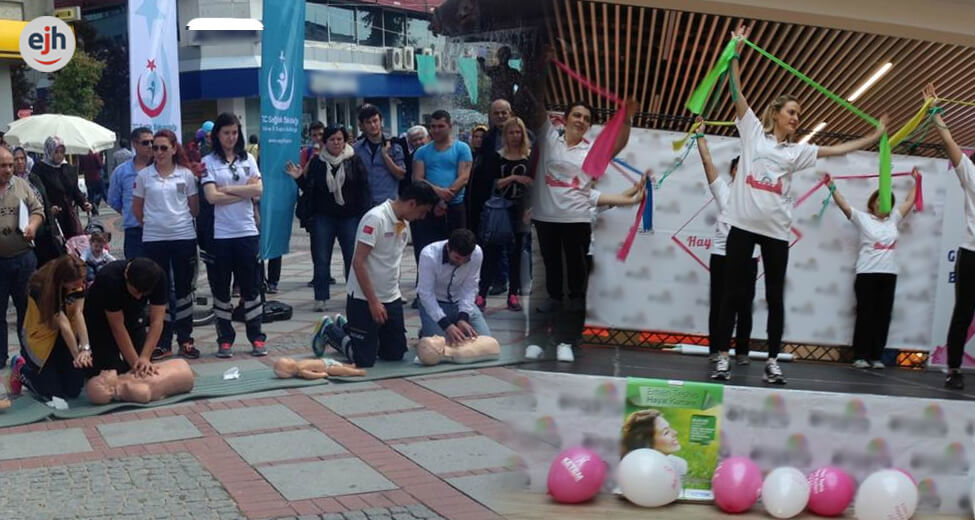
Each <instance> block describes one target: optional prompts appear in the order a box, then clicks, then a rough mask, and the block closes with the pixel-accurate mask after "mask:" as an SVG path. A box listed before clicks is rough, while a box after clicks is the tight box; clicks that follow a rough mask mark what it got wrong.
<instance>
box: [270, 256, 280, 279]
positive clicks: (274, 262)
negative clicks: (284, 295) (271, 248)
mask: <svg viewBox="0 0 975 520" xmlns="http://www.w3.org/2000/svg"><path fill="white" fill-rule="evenodd" d="M280 281H281V257H280V256H279V257H277V258H272V259H270V260H268V261H267V283H274V284H276V283H278V282H280Z"/></svg>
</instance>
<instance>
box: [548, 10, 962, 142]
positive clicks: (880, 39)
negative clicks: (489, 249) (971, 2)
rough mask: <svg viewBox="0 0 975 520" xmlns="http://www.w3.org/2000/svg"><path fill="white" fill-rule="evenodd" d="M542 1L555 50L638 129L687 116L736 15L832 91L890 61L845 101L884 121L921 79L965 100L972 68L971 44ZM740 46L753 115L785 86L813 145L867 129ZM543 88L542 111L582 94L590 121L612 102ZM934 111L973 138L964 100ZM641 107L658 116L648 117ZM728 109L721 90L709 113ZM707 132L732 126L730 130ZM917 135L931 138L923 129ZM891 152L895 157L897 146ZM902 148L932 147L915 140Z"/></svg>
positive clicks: (558, 86)
mask: <svg viewBox="0 0 975 520" xmlns="http://www.w3.org/2000/svg"><path fill="white" fill-rule="evenodd" d="M552 2H553V6H554V16H552V17H550V19H549V23H551V24H554V27H550V29H551V30H550V32H549V34H551V35H552V36H553V38H555V39H556V41H555V42H554V45H555V49H556V56H557V57H558V58H559V59H560V60H561V61H563V63H566V64H568V65H569V66H570V67H573V68H574V69H575V70H577V71H579V72H580V73H581V74H583V75H584V76H585V77H587V78H590V79H591V80H593V81H595V82H596V83H597V84H599V85H600V86H603V87H605V88H607V89H608V90H610V91H612V92H614V93H616V94H618V95H626V96H629V97H634V98H636V99H637V101H639V103H640V107H641V108H640V111H641V115H640V116H638V117H637V118H636V122H635V124H636V125H637V126H640V127H645V128H659V129H668V130H684V129H686V128H687V126H688V123H687V122H686V121H683V120H679V119H674V118H673V117H667V116H677V117H690V116H691V114H690V113H689V112H688V111H687V110H686V109H684V103H685V102H686V101H687V99H688V98H689V97H690V94H691V92H692V91H693V89H694V87H696V86H697V84H698V83H699V82H700V81H701V80H702V79H703V78H704V76H705V75H706V74H707V72H708V71H709V70H710V69H711V67H713V66H714V63H715V62H716V60H717V57H718V55H719V54H720V53H721V50H722V48H723V47H724V45H725V44H726V43H727V41H728V38H729V37H730V31H731V30H733V29H734V28H735V27H736V26H737V25H738V24H740V23H746V24H748V25H750V26H752V36H751V40H752V41H754V42H755V43H756V44H757V45H758V46H759V47H761V48H763V49H765V50H767V51H769V52H770V53H772V54H773V55H775V56H778V57H779V58H781V59H782V60H784V61H785V62H786V63H789V64H791V65H793V66H794V67H796V68H797V69H798V70H800V71H802V72H803V73H805V74H806V75H808V76H809V77H811V78H813V79H814V80H816V81H817V82H819V83H820V84H822V85H824V86H825V87H826V88H828V89H830V90H832V91H833V92H836V93H837V94H839V95H840V96H844V97H846V96H849V95H850V94H852V93H853V91H854V89H856V88H857V87H858V86H859V85H860V84H861V83H862V82H863V81H865V80H866V79H867V78H868V77H870V75H872V74H873V73H874V72H875V71H876V70H877V69H878V68H879V67H880V66H881V65H883V64H884V63H886V62H888V61H890V62H893V64H894V67H893V68H892V69H891V71H890V72H889V73H887V75H886V76H884V77H883V78H882V79H881V80H880V82H878V83H877V84H875V85H874V86H873V87H871V88H870V89H869V90H868V91H867V93H866V94H864V95H862V96H861V97H860V98H859V99H858V100H856V102H855V103H854V104H855V105H856V106H858V107H859V108H861V109H862V110H864V111H865V112H866V113H868V114H870V115H872V116H874V117H879V116H880V115H881V114H884V113H886V114H888V116H889V117H890V120H891V123H890V127H891V128H892V129H896V128H898V127H900V126H901V125H902V124H903V123H904V122H905V121H907V120H908V119H909V118H910V117H911V116H913V115H914V113H915V112H916V111H917V109H918V108H919V107H920V104H921V95H920V91H921V88H922V87H923V86H924V84H925V83H927V82H928V81H933V82H934V83H935V84H936V85H937V86H938V93H939V94H940V95H942V96H944V97H948V98H954V99H962V100H970V101H975V73H971V72H969V71H970V69H971V67H972V66H973V64H975V48H971V47H963V46H959V45H947V44H943V43H933V42H925V41H919V40H909V39H904V38H897V37H893V36H884V35H876V34H866V33H856V32H851V31H842V30H837V29H829V28H823V27H811V26H802V25H795V24H787V23H779V22H773V21H766V20H744V19H739V18H733V17H728V16H717V15H710V14H701V13H689V12H681V11H671V10H665V9H656V8H648V7H635V6H630V5H627V6H621V5H619V4H611V3H603V2H592V1H587V0H552ZM742 54H743V56H742V71H743V77H742V83H743V85H742V88H743V92H744V94H745V96H746V98H747V99H748V101H749V103H750V104H751V106H752V107H753V108H754V109H755V111H756V113H758V114H759V115H761V111H762V109H763V107H764V106H765V105H766V104H767V103H768V102H769V101H771V100H772V99H773V98H774V97H775V96H777V95H780V94H785V93H788V94H792V95H794V96H796V97H798V98H799V99H800V100H801V103H802V108H803V113H802V123H801V125H800V126H801V127H802V128H803V129H807V130H808V129H811V128H812V127H814V126H816V125H817V124H818V123H820V122H822V121H826V122H827V126H826V128H825V129H824V130H823V133H822V134H820V135H818V136H816V137H813V139H812V142H814V143H817V144H833V143H836V142H839V141H841V140H842V139H844V138H847V137H848V136H853V135H862V134H865V133H868V132H869V131H870V126H869V125H868V124H867V123H866V122H865V121H863V120H861V119H860V118H859V117H857V116H856V115H855V114H853V113H851V112H849V111H847V110H845V109H844V108H842V107H840V106H839V105H837V104H836V103H834V102H832V101H830V100H829V99H827V98H826V97H825V96H823V95H821V94H819V93H818V92H816V91H815V90H814V89H813V88H812V87H809V86H808V85H806V84H805V83H803V82H802V81H801V80H800V79H799V78H797V77H796V76H794V75H792V74H790V73H789V72H787V71H786V70H785V69H783V68H781V67H779V66H777V65H775V64H774V63H772V62H771V61H770V60H768V59H766V58H764V57H763V56H761V55H759V54H758V53H757V52H755V51H752V50H751V49H748V48H746V50H745V51H743V53H742ZM547 96H548V97H547V103H548V105H549V106H550V107H562V106H564V105H566V104H568V103H569V102H571V101H572V100H576V99H583V100H585V101H588V102H590V103H591V104H593V106H595V107H596V109H597V112H598V113H597V114H596V117H595V119H596V120H597V121H604V120H605V119H606V118H607V116H608V111H611V110H614V109H615V108H616V107H615V106H614V104H613V103H611V102H609V101H608V100H606V99H603V98H601V97H599V96H595V95H594V94H593V93H592V92H591V91H589V90H587V89H583V88H582V87H581V86H580V85H578V84H577V83H576V82H575V81H573V80H572V79H571V78H569V77H568V76H567V75H565V74H564V73H562V72H561V71H558V70H555V69H553V71H552V72H551V74H550V76H549V82H548V93H547ZM945 108H946V110H947V113H946V115H945V120H946V121H947V123H948V125H949V127H951V129H952V133H953V135H954V136H955V139H956V140H957V141H958V142H959V143H961V144H962V145H963V146H975V107H966V106H958V105H948V106H946V107H945ZM652 114H653V115H656V114H659V115H662V116H664V117H650V116H651V115H652ZM733 116H734V108H733V106H732V104H731V98H730V96H729V95H728V94H727V89H726V88H724V89H723V91H722V94H721V100H720V101H718V104H717V105H716V107H715V110H714V111H713V113H712V114H709V118H710V119H720V120H731V119H732V118H733ZM807 130H803V131H807ZM709 132H711V133H717V134H723V135H734V134H735V130H734V129H733V128H729V127H724V128H711V129H710V130H709ZM924 142H925V143H930V144H935V145H936V144H940V141H939V140H938V138H937V136H935V135H934V133H933V132H932V133H930V134H929V135H928V136H927V138H926V139H925V141H924ZM895 152H898V153H906V152H907V148H906V147H900V148H898V149H897V150H895ZM913 153H915V154H918V155H931V154H937V153H940V152H939V151H938V150H937V149H934V148H930V147H919V148H917V149H915V150H913Z"/></svg>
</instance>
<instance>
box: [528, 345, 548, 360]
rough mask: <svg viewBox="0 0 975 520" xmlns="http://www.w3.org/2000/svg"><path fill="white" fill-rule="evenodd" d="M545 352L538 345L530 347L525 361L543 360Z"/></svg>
mask: <svg viewBox="0 0 975 520" xmlns="http://www.w3.org/2000/svg"><path fill="white" fill-rule="evenodd" d="M544 353H545V351H544V350H542V347H539V346H538V345H528V348H526V349H525V359H541V358H542V354H544Z"/></svg>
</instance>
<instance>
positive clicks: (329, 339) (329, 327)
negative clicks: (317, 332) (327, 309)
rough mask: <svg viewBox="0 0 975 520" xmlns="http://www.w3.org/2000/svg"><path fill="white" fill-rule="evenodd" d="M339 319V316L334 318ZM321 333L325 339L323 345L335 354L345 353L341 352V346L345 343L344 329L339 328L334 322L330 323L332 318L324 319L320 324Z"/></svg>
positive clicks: (343, 320) (343, 319)
mask: <svg viewBox="0 0 975 520" xmlns="http://www.w3.org/2000/svg"><path fill="white" fill-rule="evenodd" d="M336 318H339V316H336ZM342 322H343V324H344V323H345V318H342ZM322 332H323V336H324V337H325V343H326V344H327V345H328V346H330V347H332V348H333V349H335V351H336V352H338V353H340V354H343V355H345V351H344V350H342V346H343V345H342V344H343V343H345V338H346V334H345V327H339V325H338V323H337V322H336V321H332V318H329V317H326V318H325V319H324V320H323V323H322Z"/></svg>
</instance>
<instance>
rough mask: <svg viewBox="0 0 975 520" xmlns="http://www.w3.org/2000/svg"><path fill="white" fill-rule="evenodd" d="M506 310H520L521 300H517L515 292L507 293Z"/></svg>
mask: <svg viewBox="0 0 975 520" xmlns="http://www.w3.org/2000/svg"><path fill="white" fill-rule="evenodd" d="M508 310H509V311H514V312H521V302H520V301H519V299H518V295H517V294H509V295H508Z"/></svg>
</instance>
